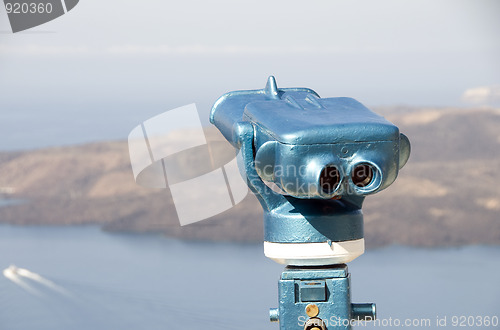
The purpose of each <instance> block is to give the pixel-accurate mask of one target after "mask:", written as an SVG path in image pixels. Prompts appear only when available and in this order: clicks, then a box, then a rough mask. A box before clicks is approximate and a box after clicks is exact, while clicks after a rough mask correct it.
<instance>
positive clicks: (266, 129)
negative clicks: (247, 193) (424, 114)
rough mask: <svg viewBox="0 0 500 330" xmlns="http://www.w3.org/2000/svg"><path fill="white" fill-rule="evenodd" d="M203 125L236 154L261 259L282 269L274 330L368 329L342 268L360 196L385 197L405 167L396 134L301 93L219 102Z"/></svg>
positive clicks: (355, 249)
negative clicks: (361, 325) (258, 230)
mask: <svg viewBox="0 0 500 330" xmlns="http://www.w3.org/2000/svg"><path fill="white" fill-rule="evenodd" d="M210 121H211V123H213V124H214V125H215V126H216V127H217V128H218V129H219V130H220V131H221V133H222V134H223V135H224V137H225V138H226V139H227V140H228V141H229V142H230V143H231V144H232V145H233V146H234V147H235V148H236V149H238V150H239V152H240V156H241V158H240V163H239V165H240V171H241V172H242V174H243V175H244V178H245V179H246V181H247V183H248V186H249V187H250V189H251V190H252V192H253V193H254V194H255V195H256V196H257V198H258V199H259V201H260V203H261V205H262V207H263V208H264V240H265V242H264V253H265V255H266V256H267V257H268V258H271V259H273V260H274V261H276V262H278V263H281V264H285V265H287V267H286V268H285V270H284V271H283V273H282V275H281V279H280V281H279V308H276V309H271V311H270V318H271V321H279V323H280V329H282V330H294V329H297V330H300V329H305V330H326V329H328V330H331V329H350V328H351V320H359V319H374V318H375V316H376V315H375V304H353V303H351V298H350V274H349V273H348V271H347V266H346V265H345V263H347V262H349V261H351V260H353V259H355V258H356V257H358V256H360V255H361V254H362V253H363V252H364V235H363V214H362V212H361V206H362V204H363V200H364V198H365V196H366V195H369V194H374V193H376V192H378V191H380V190H382V189H384V188H387V187H388V186H389V185H390V184H391V183H392V182H394V180H395V179H396V176H397V175H398V171H399V169H400V168H401V167H403V165H404V164H405V163H406V161H407V160H408V157H409V155H410V142H409V140H408V138H407V137H406V136H405V135H403V134H401V133H400V132H399V129H398V128H397V127H396V126H395V125H393V124H392V123H390V122H389V121H387V120H385V119H384V118H383V117H381V116H379V115H377V114H375V113H374V112H372V111H370V110H369V109H367V108H366V107H365V106H363V105H362V104H361V103H359V102H357V101H356V100H354V99H352V98H345V97H335V98H320V97H319V96H318V94H316V92H314V91H313V90H311V89H307V88H280V89H278V87H277V86H276V81H275V79H274V77H269V80H268V83H267V85H266V87H265V88H264V89H259V90H250V91H235V92H230V93H227V94H225V95H223V96H222V97H221V98H219V100H217V102H216V103H215V105H214V106H213V108H212V112H211V115H210Z"/></svg>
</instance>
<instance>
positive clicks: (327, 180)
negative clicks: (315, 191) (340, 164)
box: [319, 166, 340, 194]
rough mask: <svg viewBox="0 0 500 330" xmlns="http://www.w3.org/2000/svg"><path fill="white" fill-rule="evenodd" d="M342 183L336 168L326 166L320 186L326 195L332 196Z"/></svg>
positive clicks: (322, 172) (320, 178)
mask: <svg viewBox="0 0 500 330" xmlns="http://www.w3.org/2000/svg"><path fill="white" fill-rule="evenodd" d="M339 183H340V173H339V170H338V169H337V168H336V167H335V166H326V167H325V168H324V169H323V170H322V171H321V174H320V176H319V185H320V186H321V190H323V192H324V193H325V194H331V193H333V192H334V191H335V190H337V187H338V186H339Z"/></svg>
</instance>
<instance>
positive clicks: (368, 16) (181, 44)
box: [0, 0, 500, 150]
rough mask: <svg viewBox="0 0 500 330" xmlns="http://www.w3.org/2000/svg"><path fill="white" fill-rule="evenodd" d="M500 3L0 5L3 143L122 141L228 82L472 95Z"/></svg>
mask: <svg viewBox="0 0 500 330" xmlns="http://www.w3.org/2000/svg"><path fill="white" fill-rule="evenodd" d="M499 14H500V1H496V0H406V1H401V0H378V1H373V0H351V1H338V0H329V1H308V2H305V1H295V0H291V1H262V0H255V1H220V0H219V1H210V2H207V1H193V0H188V1H182V2H181V1H176V2H173V1H160V0H143V1H140V2H138V1H129V0H106V1H98V0H81V1H80V3H79V4H78V5H77V6H76V7H75V8H74V9H73V10H71V11H70V12H68V13H67V14H65V15H64V16H62V17H59V18H57V19H55V20H54V21H51V22H48V23H46V24H44V25H41V26H38V27H35V28H33V29H30V30H27V31H25V32H19V33H16V34H13V33H12V32H11V30H10V26H9V23H8V20H7V15H6V12H5V8H3V7H1V8H0V134H1V135H2V139H0V150H17V149H27V148H28V149H29V148H37V147H43V146H52V145H61V144H73V143H84V142H89V141H98V140H104V139H123V140H124V139H126V137H127V135H128V133H129V132H130V131H131V130H132V129H133V128H134V127H135V126H137V125H138V124H140V123H141V122H143V121H145V120H147V119H148V118H151V117H152V116H154V115H157V114H160V113H162V112H164V111H167V110H169V109H173V108H176V107H180V106H183V105H186V104H190V103H196V104H197V106H198V110H199V112H200V116H201V119H202V122H203V123H207V122H208V113H209V111H210V107H211V106H212V104H213V102H214V101H215V100H216V99H217V98H218V97H219V96H220V95H222V94H223V93H225V92H228V91H231V90H239V89H256V88H262V87H264V85H265V82H266V79H267V77H268V76H269V75H275V76H276V78H277V81H278V86H282V87H296V86H300V87H309V88H312V89H314V90H316V91H317V92H318V93H319V95H321V96H322V97H334V96H350V97H354V98H356V99H357V100H359V101H361V102H362V103H364V104H366V105H367V106H384V105H389V106H392V105H410V106H467V105H469V104H467V103H464V102H463V97H462V96H463V94H464V92H465V91H466V90H468V89H471V88H477V87H481V86H495V85H499V84H500V61H499V60H498V59H500V38H499V37H498V36H499V35H500V20H499V19H498V15H499Z"/></svg>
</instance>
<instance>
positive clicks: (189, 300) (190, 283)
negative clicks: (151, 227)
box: [0, 225, 500, 330]
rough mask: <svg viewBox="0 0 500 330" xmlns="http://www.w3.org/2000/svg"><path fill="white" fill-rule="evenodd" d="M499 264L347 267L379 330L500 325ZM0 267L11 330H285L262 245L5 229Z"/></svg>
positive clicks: (466, 255) (432, 256)
mask: <svg viewBox="0 0 500 330" xmlns="http://www.w3.org/2000/svg"><path fill="white" fill-rule="evenodd" d="M499 261H500V247H485V246H468V247H461V248H447V249H438V250H433V249H416V248H408V247H400V246H391V247H387V248H382V249H376V250H369V251H367V252H366V253H365V254H364V255H363V256H361V257H359V258H358V259H357V260H355V261H353V262H351V263H350V264H349V270H350V272H351V278H352V282H351V287H352V295H353V302H375V303H377V309H378V317H379V320H387V321H385V322H386V323H385V326H384V324H382V323H380V324H378V325H379V326H378V327H377V328H381V327H390V326H389V323H388V322H389V321H388V320H389V318H391V319H392V320H393V322H394V320H395V319H398V320H401V321H404V320H407V319H408V320H412V322H415V321H414V320H415V319H416V320H421V319H429V320H430V321H431V325H430V326H423V327H420V328H427V329H435V328H439V329H443V328H449V329H454V328H457V327H454V326H452V324H451V323H452V318H453V317H461V316H464V317H470V316H472V317H475V318H478V317H481V318H483V317H485V316H489V317H494V316H496V317H498V316H500V312H499V310H500V308H499V307H498V306H500V285H499V283H500V280H499V279H500V263H499ZM11 265H15V266H16V267H17V268H13V267H11V268H9V267H10V266H11ZM0 267H1V269H2V270H4V272H3V276H1V277H0V329H2V330H14V329H22V330H29V329H36V330H44V329H47V330H49V329H50V330H56V329H73V330H79V329H82V330H83V329H85V330H87V329H173V330H177V329H179V330H195V329H196V330H200V329H214V330H215V329H218V330H219V329H233V330H235V329H276V330H277V329H278V324H276V323H269V319H268V310H269V308H271V307H277V281H278V279H279V276H280V274H281V271H282V269H283V267H282V266H281V265H278V264H275V263H274V262H272V261H270V260H268V259H266V258H265V257H264V255H263V247H262V245H261V244H229V243H209V242H192V241H179V240H174V239H167V238H164V237H161V236H158V235H131V234H115V233H107V232H103V231H101V230H100V229H99V228H98V227H95V226H85V227H79V226H73V227H16V226H8V225H0ZM13 269H15V270H16V271H15V272H14V275H12V270H13ZM9 270H10V271H11V272H10V273H9ZM9 274H10V275H9ZM445 317H446V325H447V326H446V327H445V326H441V327H437V326H436V322H437V321H438V320H443V319H444V318H445ZM476 324H477V323H476ZM393 325H394V323H393ZM441 325H443V321H441ZM367 327H373V326H367ZM393 327H395V326H393ZM357 328H362V327H357ZM417 328H418V327H417ZM481 328H485V329H486V328H489V329H498V328H499V326H498V325H497V326H492V325H490V326H489V327H484V326H483V327H481Z"/></svg>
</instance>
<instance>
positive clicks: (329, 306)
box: [273, 264, 375, 330]
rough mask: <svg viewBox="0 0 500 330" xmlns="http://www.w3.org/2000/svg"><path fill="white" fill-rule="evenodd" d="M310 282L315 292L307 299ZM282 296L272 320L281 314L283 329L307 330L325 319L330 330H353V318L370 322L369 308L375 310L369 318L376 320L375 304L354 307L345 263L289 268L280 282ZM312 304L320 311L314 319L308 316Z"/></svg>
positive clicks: (281, 327) (280, 295) (280, 319)
mask: <svg viewBox="0 0 500 330" xmlns="http://www.w3.org/2000/svg"><path fill="white" fill-rule="evenodd" d="M311 283H312V284H313V285H312V287H313V288H314V290H313V292H310V293H309V294H308V295H306V296H305V297H304V294H303V292H302V291H303V290H304V288H307V287H308V286H311ZM316 283H317V284H316ZM321 289H322V290H323V291H322V292H319V291H320V290H321ZM311 294H312V297H311ZM279 297H280V298H279V299H280V301H279V302H280V307H279V312H276V311H274V312H273V317H274V318H275V317H276V316H277V315H279V322H280V329H281V330H295V329H297V330H299V329H304V324H305V323H306V322H307V321H308V320H312V321H315V320H322V321H324V323H325V325H326V326H327V329H329V330H333V329H350V328H351V320H352V319H354V318H357V317H358V316H361V314H363V319H368V308H367V306H368V305H369V306H370V307H373V309H372V310H373V313H371V314H370V317H372V318H371V319H372V320H373V319H375V314H374V305H373V304H351V293H350V275H349V273H348V272H347V266H346V265H344V264H342V265H336V266H330V267H329V268H325V267H323V268H297V267H287V268H286V269H285V271H284V272H283V274H282V275H281V279H280V281H279ZM304 298H305V299H304ZM311 298H314V299H311ZM311 303H314V304H315V305H316V306H318V309H319V314H318V315H317V316H315V317H313V318H310V317H309V316H308V315H307V314H306V307H307V305H309V304H311Z"/></svg>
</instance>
